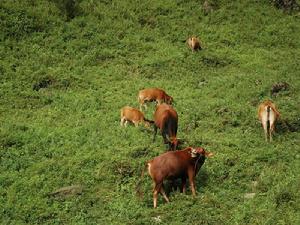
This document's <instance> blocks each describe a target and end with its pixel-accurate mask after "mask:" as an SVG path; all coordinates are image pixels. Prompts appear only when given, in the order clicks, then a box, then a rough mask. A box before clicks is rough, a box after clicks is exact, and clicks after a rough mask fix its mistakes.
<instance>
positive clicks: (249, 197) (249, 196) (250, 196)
mask: <svg viewBox="0 0 300 225" xmlns="http://www.w3.org/2000/svg"><path fill="white" fill-rule="evenodd" d="M255 195H256V194H255V193H246V194H245V195H244V198H246V199H252V198H254V196H255Z"/></svg>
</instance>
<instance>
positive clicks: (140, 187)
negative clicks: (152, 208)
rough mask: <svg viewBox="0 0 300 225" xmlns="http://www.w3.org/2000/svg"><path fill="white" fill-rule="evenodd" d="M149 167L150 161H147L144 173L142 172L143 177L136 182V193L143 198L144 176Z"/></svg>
mask: <svg viewBox="0 0 300 225" xmlns="http://www.w3.org/2000/svg"><path fill="white" fill-rule="evenodd" d="M147 168H148V162H147V163H145V165H144V168H143V170H142V173H141V177H140V179H139V181H138V182H137V184H136V188H135V189H136V195H137V196H138V197H139V198H140V199H141V198H143V197H144V193H143V191H142V184H143V178H144V174H145V170H146V169H147Z"/></svg>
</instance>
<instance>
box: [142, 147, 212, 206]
mask: <svg viewBox="0 0 300 225" xmlns="http://www.w3.org/2000/svg"><path fill="white" fill-rule="evenodd" d="M212 155H213V154H212V153H209V152H206V151H205V150H204V149H203V148H201V147H200V148H192V147H188V148H185V149H183V150H179V151H169V152H166V153H164V154H162V155H160V156H157V157H155V158H154V159H152V160H150V161H149V162H148V163H147V166H148V173H149V175H150V176H151V178H152V180H153V184H154V188H153V205H154V208H156V207H157V197H158V193H161V194H162V195H163V197H164V199H165V200H166V201H167V202H169V198H168V197H167V195H166V193H165V191H164V188H163V186H164V185H163V181H164V180H165V179H171V180H174V179H176V178H181V180H182V190H183V192H184V193H185V191H186V179H187V178H189V182H190V186H191V189H192V193H193V196H195V195H196V190H195V176H196V175H197V173H198V172H199V170H200V168H201V166H202V165H203V163H204V161H205V158H206V157H211V156H212Z"/></svg>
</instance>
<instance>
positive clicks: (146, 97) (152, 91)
mask: <svg viewBox="0 0 300 225" xmlns="http://www.w3.org/2000/svg"><path fill="white" fill-rule="evenodd" d="M138 101H139V103H140V110H142V106H144V108H145V109H147V106H146V104H145V103H147V102H153V101H156V102H157V104H158V105H159V104H161V103H163V102H165V103H167V104H170V105H171V104H172V102H173V98H172V97H171V96H170V95H168V94H167V93H166V92H165V91H164V90H162V89H159V88H147V89H144V90H141V91H139V95H138Z"/></svg>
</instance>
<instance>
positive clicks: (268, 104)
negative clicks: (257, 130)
mask: <svg viewBox="0 0 300 225" xmlns="http://www.w3.org/2000/svg"><path fill="white" fill-rule="evenodd" d="M279 116H280V113H279V112H278V110H277V108H276V106H275V104H274V103H273V102H272V101H271V100H266V101H264V102H262V103H261V104H260V105H259V107H258V118H259V120H260V122H261V124H262V126H263V128H264V132H265V139H266V141H268V135H269V138H270V141H272V132H273V131H274V127H275V122H276V120H277V119H278V118H279Z"/></svg>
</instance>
